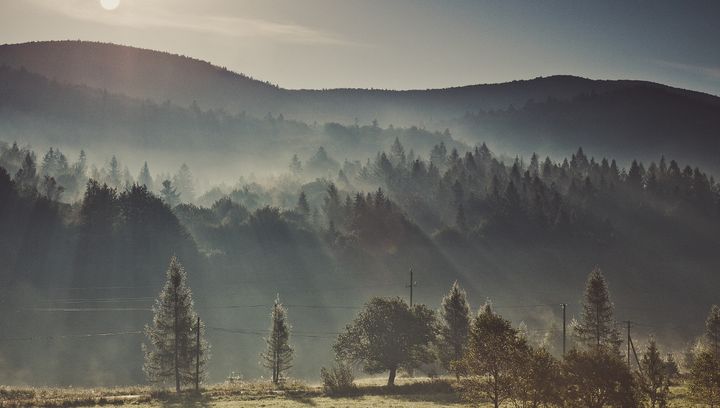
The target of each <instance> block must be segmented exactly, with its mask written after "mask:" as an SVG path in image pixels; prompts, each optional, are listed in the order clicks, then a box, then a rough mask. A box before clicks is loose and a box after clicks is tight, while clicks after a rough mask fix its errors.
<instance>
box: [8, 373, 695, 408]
mask: <svg viewBox="0 0 720 408" xmlns="http://www.w3.org/2000/svg"><path fill="white" fill-rule="evenodd" d="M383 383H384V379H364V380H360V381H357V385H358V388H357V392H355V393H354V395H352V396H342V397H333V396H327V395H325V394H324V393H323V391H322V388H321V387H320V386H317V385H315V386H311V385H305V384H303V383H300V382H294V381H293V382H289V383H287V384H286V385H285V386H284V387H283V388H282V389H276V388H274V387H272V386H271V384H269V383H266V382H262V383H261V382H233V383H223V384H216V385H211V386H208V387H206V388H204V389H203V390H202V393H201V394H200V395H197V394H193V393H186V394H183V395H180V396H178V395H175V394H174V393H173V392H168V391H161V390H156V389H151V388H149V387H122V388H95V389H89V388H87V389H84V388H29V387H28V388H12V387H0V407H2V408H6V407H12V408H15V407H28V406H35V407H47V408H51V407H93V406H129V407H138V408H151V407H152V408H160V407H164V408H172V407H178V408H180V407H199V408H200V407H222V408H235V407H287V408H294V407H337V408H340V407H398V408H402V407H466V406H469V405H468V404H465V403H463V401H462V400H461V399H460V397H459V395H458V392H457V389H456V387H455V384H454V381H453V380H448V379H443V380H430V379H427V378H415V379H399V380H398V385H397V386H396V387H394V388H393V389H391V390H390V389H388V388H386V387H384V386H383V385H382V384H383ZM672 391H673V398H672V400H671V401H670V404H669V406H670V407H680V408H690V407H699V406H700V405H695V404H693V403H691V402H690V400H689V396H688V395H687V390H686V389H685V388H684V387H674V388H673V390H672ZM481 406H482V407H485V406H487V407H489V406H490V405H489V404H485V405H481Z"/></svg>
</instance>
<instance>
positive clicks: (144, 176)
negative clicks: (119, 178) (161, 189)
mask: <svg viewBox="0 0 720 408" xmlns="http://www.w3.org/2000/svg"><path fill="white" fill-rule="evenodd" d="M137 180H138V184H140V185H141V186H143V185H144V186H145V187H147V188H148V190H151V191H152V189H153V179H152V176H151V175H150V169H149V168H148V164H147V162H145V163H144V164H143V166H142V168H141V169H140V174H138V179H137Z"/></svg>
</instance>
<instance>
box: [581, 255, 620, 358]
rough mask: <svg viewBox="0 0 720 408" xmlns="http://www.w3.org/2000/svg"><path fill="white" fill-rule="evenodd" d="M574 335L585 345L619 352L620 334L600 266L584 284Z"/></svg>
mask: <svg viewBox="0 0 720 408" xmlns="http://www.w3.org/2000/svg"><path fill="white" fill-rule="evenodd" d="M582 307H583V311H582V316H581V320H580V322H579V323H578V324H577V325H576V326H575V335H576V336H577V337H578V339H579V340H580V342H581V343H583V344H584V345H585V346H587V347H593V346H595V347H600V346H605V347H610V348H612V349H614V350H617V351H618V352H619V346H620V334H619V333H618V331H617V328H616V327H615V318H614V317H613V304H612V302H611V301H610V294H609V292H608V286H607V282H606V281H605V276H604V275H603V273H602V271H601V270H600V268H598V267H595V269H593V271H592V272H591V273H590V275H589V276H588V279H587V283H586V286H585V299H584V300H583V304H582Z"/></svg>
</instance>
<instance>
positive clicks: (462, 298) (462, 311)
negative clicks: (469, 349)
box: [438, 281, 470, 380]
mask: <svg viewBox="0 0 720 408" xmlns="http://www.w3.org/2000/svg"><path fill="white" fill-rule="evenodd" d="M469 330H470V305H469V304H468V301H467V294H466V293H465V290H464V289H462V288H461V287H460V285H459V284H458V283H457V281H455V283H453V285H452V288H450V292H448V294H447V295H445V296H444V297H443V299H442V305H441V307H440V333H439V334H440V335H439V347H438V348H439V351H440V356H439V357H440V361H441V362H442V364H443V366H444V367H445V368H446V369H447V370H449V371H454V372H455V376H456V378H457V379H458V380H459V379H460V373H459V372H458V371H457V370H455V368H454V367H453V364H452V363H453V362H454V361H459V360H460V359H462V356H463V353H464V352H465V345H466V343H467V337H468V332H469Z"/></svg>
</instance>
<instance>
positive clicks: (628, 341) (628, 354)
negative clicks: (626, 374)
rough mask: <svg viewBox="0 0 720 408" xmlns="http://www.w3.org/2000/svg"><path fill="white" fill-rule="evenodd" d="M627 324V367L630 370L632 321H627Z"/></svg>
mask: <svg viewBox="0 0 720 408" xmlns="http://www.w3.org/2000/svg"><path fill="white" fill-rule="evenodd" d="M625 323H627V365H628V369H629V368H630V346H631V343H630V341H631V340H630V323H631V322H630V320H626V321H625Z"/></svg>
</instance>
